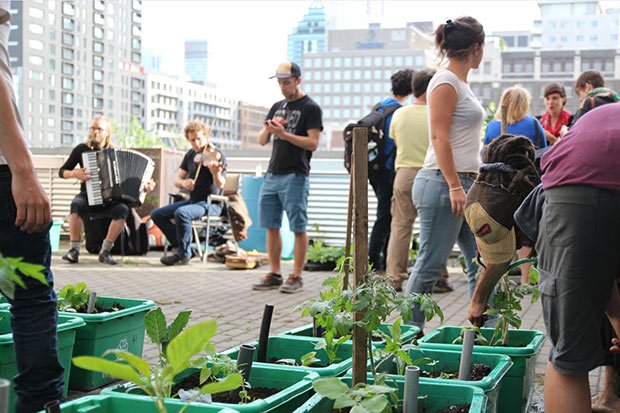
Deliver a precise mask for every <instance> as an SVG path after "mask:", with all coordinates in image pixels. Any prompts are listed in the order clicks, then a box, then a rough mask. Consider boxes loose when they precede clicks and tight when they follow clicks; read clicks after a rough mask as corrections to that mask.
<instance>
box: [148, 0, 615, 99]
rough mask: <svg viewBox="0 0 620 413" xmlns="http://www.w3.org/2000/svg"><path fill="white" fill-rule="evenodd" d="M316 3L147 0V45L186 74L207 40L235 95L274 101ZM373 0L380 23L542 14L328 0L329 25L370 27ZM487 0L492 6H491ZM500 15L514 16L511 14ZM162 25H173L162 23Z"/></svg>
mask: <svg viewBox="0 0 620 413" xmlns="http://www.w3.org/2000/svg"><path fill="white" fill-rule="evenodd" d="M317 3H319V2H316V1H293V2H286V3H284V2H280V1H267V2H253V1H219V0H217V1H209V2H197V1H178V2H175V3H174V4H175V7H174V8H170V7H169V3H168V2H164V1H145V2H144V3H143V17H144V19H143V48H144V50H155V51H156V52H157V53H158V54H160V55H161V56H162V66H161V70H162V72H166V73H170V74H176V75H179V76H182V75H183V45H184V42H185V40H189V39H205V40H207V41H209V49H210V50H209V72H210V82H213V83H214V84H216V85H217V87H218V89H219V90H221V91H222V92H224V93H230V94H231V95H232V96H234V97H235V98H236V99H239V100H242V101H247V102H250V103H254V104H262V105H270V104H271V103H273V101H275V100H277V99H279V98H280V94H279V91H278V88H277V87H276V85H275V84H274V83H273V81H269V80H268V79H267V78H268V77H269V76H270V75H271V74H272V73H271V72H273V70H274V68H275V66H276V65H277V64H278V63H279V62H281V61H284V60H286V58H287V57H286V56H287V37H288V35H289V34H291V33H292V31H293V28H294V27H296V26H297V24H298V23H299V21H301V20H302V19H303V17H304V15H305V14H306V13H307V12H308V9H309V7H310V6H311V5H312V4H317ZM369 3H370V5H371V7H370V8H371V9H372V10H374V12H373V13H372V14H373V15H374V16H377V15H378V13H377V10H379V9H380V8H381V4H382V5H383V18H382V21H381V23H382V24H381V27H404V26H405V24H406V23H407V22H409V21H425V20H426V21H429V20H430V21H432V22H433V24H434V25H436V24H438V23H439V22H441V21H442V20H445V19H447V18H456V17H458V16H460V15H465V14H470V15H472V16H474V17H476V18H477V19H479V20H480V21H481V23H482V24H483V25H484V26H485V31H486V32H487V33H491V32H495V31H507V30H526V31H528V30H530V29H531V28H532V23H533V21H534V20H535V19H537V18H539V17H540V10H539V8H538V5H537V2H536V1H502V2H498V3H490V2H488V1H471V2H470V1H468V2H465V1H439V2H438V1H434V2H430V1H409V2H405V1H394V0H392V1H389V0H388V1H384V2H382V3H381V2H373V1H371V2H366V1H358V0H355V1H323V2H322V4H323V6H324V7H325V13H326V18H327V23H328V28H329V29H350V28H360V29H363V28H366V27H368V23H369V22H371V21H376V20H377V19H378V18H377V17H370V16H369V15H368V14H367V10H368V7H367V5H368V4H369ZM438 4H440V5H441V7H438ZM490 4H494V6H492V7H489V5H490ZM601 4H602V6H603V8H604V9H607V8H613V7H620V1H602V2H601ZM446 10H449V11H450V15H447V13H446ZM232 16H234V20H233V18H232ZM503 16H510V19H506V18H504V17H503ZM179 23H181V24H179ZM162 24H163V25H165V24H174V26H175V27H174V29H173V30H162ZM240 28H241V29H240ZM303 69H304V68H303V67H302V79H303ZM302 88H303V85H302Z"/></svg>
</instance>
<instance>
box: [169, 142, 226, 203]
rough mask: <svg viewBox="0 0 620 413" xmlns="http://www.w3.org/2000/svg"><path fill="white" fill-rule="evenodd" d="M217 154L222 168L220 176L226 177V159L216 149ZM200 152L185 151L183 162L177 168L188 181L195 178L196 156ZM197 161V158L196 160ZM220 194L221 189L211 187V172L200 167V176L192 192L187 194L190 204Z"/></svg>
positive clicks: (196, 168) (204, 167)
mask: <svg viewBox="0 0 620 413" xmlns="http://www.w3.org/2000/svg"><path fill="white" fill-rule="evenodd" d="M216 151H217V152H219V153H220V155H222V157H221V159H220V161H221V162H222V165H223V166H224V168H223V171H222V176H226V166H227V164H226V157H225V156H224V154H223V153H222V151H220V150H219V149H216ZM200 154H201V152H196V151H194V150H193V149H190V150H189V151H187V153H186V154H185V156H184V157H183V160H182V161H181V165H180V166H179V168H181V169H182V170H184V171H185V172H187V177H186V178H188V179H194V177H195V176H196V171H197V170H198V163H197V162H196V158H197V155H198V157H199V156H200ZM198 159H199V158H198ZM221 193H222V190H221V189H218V188H216V187H215V185H213V175H212V174H211V171H210V170H209V168H207V167H206V166H204V165H202V167H201V168H200V175H198V181H197V182H196V184H195V185H194V190H193V191H191V192H190V194H189V200H190V201H191V202H199V201H206V200H207V197H208V196H209V195H211V194H215V195H219V194H221Z"/></svg>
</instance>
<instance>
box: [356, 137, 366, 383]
mask: <svg viewBox="0 0 620 413" xmlns="http://www.w3.org/2000/svg"><path fill="white" fill-rule="evenodd" d="M352 168H353V169H352V170H353V172H352V177H353V179H352V180H353V191H354V192H353V206H354V207H353V210H354V215H353V217H354V219H353V220H354V225H355V229H354V245H355V252H354V257H355V258H354V264H353V271H354V274H355V275H354V278H353V286H354V287H357V286H359V285H361V284H363V283H364V282H365V281H366V272H367V271H368V131H367V129H366V128H353V166H352ZM363 317H364V312H363V311H360V312H356V313H353V321H354V322H355V321H360V320H361V319H362V318H363ZM366 340H367V337H366V331H365V330H364V329H363V328H361V327H358V326H355V327H354V328H353V385H354V386H355V385H356V384H358V383H366V360H368V354H367V341H366Z"/></svg>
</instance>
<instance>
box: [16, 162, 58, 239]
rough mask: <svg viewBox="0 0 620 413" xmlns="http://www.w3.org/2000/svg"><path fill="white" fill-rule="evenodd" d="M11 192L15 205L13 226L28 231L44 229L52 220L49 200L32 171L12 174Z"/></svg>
mask: <svg viewBox="0 0 620 413" xmlns="http://www.w3.org/2000/svg"><path fill="white" fill-rule="evenodd" d="M11 192H12V193H13V199H14V200H15V206H17V216H16V218H15V226H16V227H18V228H19V229H21V230H22V231H25V232H28V233H33V232H41V231H43V230H45V229H46V228H47V227H48V226H49V224H50V222H52V213H51V207H50V201H49V198H48V197H47V194H46V193H45V191H44V190H43V187H42V186H41V184H40V183H39V180H38V179H37V177H36V175H35V173H34V171H32V172H31V173H25V174H24V173H21V174H14V175H13V178H12V180H11Z"/></svg>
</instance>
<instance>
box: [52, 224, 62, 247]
mask: <svg viewBox="0 0 620 413" xmlns="http://www.w3.org/2000/svg"><path fill="white" fill-rule="evenodd" d="M61 227H62V222H60V221H53V222H52V226H51V227H50V246H51V248H52V252H57V251H59V250H60V229H61Z"/></svg>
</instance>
